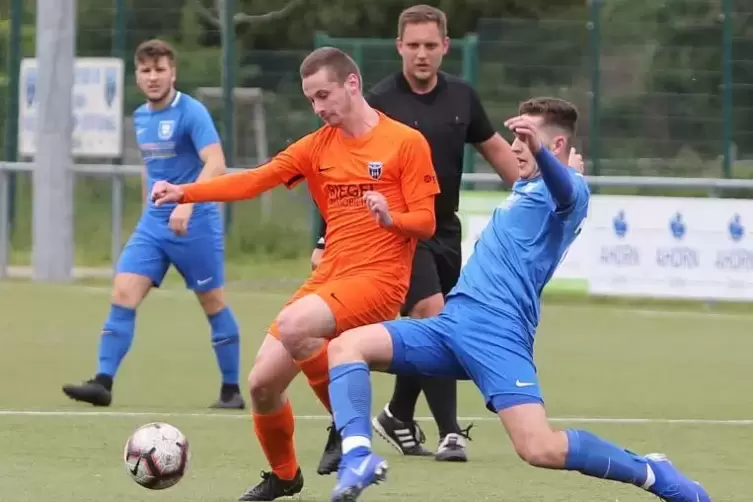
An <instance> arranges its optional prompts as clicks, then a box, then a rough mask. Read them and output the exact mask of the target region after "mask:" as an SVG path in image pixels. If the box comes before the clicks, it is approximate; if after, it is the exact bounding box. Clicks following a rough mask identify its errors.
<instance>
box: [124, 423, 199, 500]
mask: <svg viewBox="0 0 753 502" xmlns="http://www.w3.org/2000/svg"><path fill="white" fill-rule="evenodd" d="M189 458H190V455H189V450H188V439H186V436H185V435H184V434H183V433H182V432H181V431H180V430H178V428H177V427H174V426H172V425H170V424H165V423H151V424H146V425H143V426H141V427H139V428H138V429H136V431H135V432H134V433H133V434H132V435H131V437H130V438H128V442H127V443H126V445H125V450H124V451H123V460H125V464H126V469H127V471H128V475H129V476H131V478H132V479H133V480H134V481H135V482H136V483H138V484H140V485H141V486H143V487H144V488H148V489H150V490H164V489H165V488H170V487H171V486H174V485H175V484H177V483H178V481H180V480H181V479H182V478H183V476H184V475H185V473H186V469H187V467H188V460H189Z"/></svg>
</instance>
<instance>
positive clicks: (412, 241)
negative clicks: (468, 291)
mask: <svg viewBox="0 0 753 502" xmlns="http://www.w3.org/2000/svg"><path fill="white" fill-rule="evenodd" d="M304 180H306V181H307V182H308V185H309V190H310V191H311V195H312V196H313V198H314V201H315V202H316V204H317V206H318V207H319V210H320V211H321V213H322V216H323V217H324V219H325V221H326V222H327V235H326V240H327V247H326V249H325V252H324V255H323V257H322V261H321V263H320V265H319V267H318V268H317V270H316V272H315V276H318V277H322V276H326V277H332V278H334V277H342V276H348V275H367V276H372V277H374V278H375V279H381V281H384V282H385V283H389V282H393V284H394V285H396V286H398V285H399V286H400V287H399V288H398V289H405V288H407V283H408V280H409V276H410V267H411V263H412V260H413V254H414V252H415V248H416V244H417V238H416V237H415V236H413V237H410V236H409V235H411V234H410V233H407V232H401V231H400V227H403V226H404V227H406V228H407V226H408V225H407V221H408V220H409V218H408V217H410V216H415V215H414V214H411V212H412V211H413V212H416V211H418V210H426V211H430V212H431V228H430V229H428V230H429V231H428V232H427V235H424V236H423V237H429V236H430V235H431V234H432V233H433V229H434V221H433V220H434V214H433V211H434V196H435V195H436V194H438V193H439V185H438V183H437V179H436V174H435V172H434V166H433V164H432V161H431V151H430V148H429V145H428V143H427V141H426V139H425V138H424V137H423V135H422V134H421V133H420V132H418V131H416V130H414V129H412V128H410V127H408V126H406V125H404V124H402V123H400V122H397V121H395V120H392V119H391V118H389V117H387V116H386V115H384V114H382V113H379V123H378V124H377V125H376V126H375V127H374V128H372V130H371V131H369V132H368V133H367V134H366V135H364V136H362V137H359V138H352V137H348V136H346V135H344V134H343V132H342V131H341V130H340V129H338V128H337V127H332V126H323V127H321V128H320V129H318V130H317V131H315V132H313V133H311V134H309V135H307V136H305V137H303V138H301V139H300V140H298V141H296V142H295V143H293V144H291V145H290V146H289V147H288V148H286V149H285V150H284V151H282V152H280V153H279V154H278V155H277V156H275V157H274V158H273V159H272V160H271V161H269V162H268V163H267V164H265V165H262V166H260V167H258V168H256V169H251V170H248V171H244V172H242V173H237V174H229V175H225V176H221V177H218V178H215V179H213V180H209V181H205V182H200V183H192V184H189V185H184V186H183V189H184V196H183V199H182V201H181V202H199V201H207V200H213V201H224V202H227V201H233V200H241V199H247V198H252V197H255V196H256V195H259V194H260V193H262V192H264V191H266V190H269V189H270V188H273V187H275V186H277V185H279V184H284V185H285V186H286V187H287V188H292V187H294V186H296V185H297V184H298V183H299V182H302V181H304ZM368 191H377V192H379V193H381V194H382V195H383V196H384V197H385V199H386V200H387V204H388V206H389V209H390V213H391V214H392V215H393V219H394V220H395V222H396V225H395V227H396V228H395V229H385V228H382V227H380V226H379V225H378V224H377V222H376V220H375V218H374V216H373V215H372V214H371V213H370V212H369V210H368V209H367V208H366V206H365V203H364V201H363V194H364V193H366V192H368ZM403 217H405V218H403ZM403 221H405V225H403V223H400V224H399V225H398V223H399V222H403ZM381 281H380V282H381ZM395 281H396V283H395Z"/></svg>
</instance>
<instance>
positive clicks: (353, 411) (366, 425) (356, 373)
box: [329, 362, 371, 455]
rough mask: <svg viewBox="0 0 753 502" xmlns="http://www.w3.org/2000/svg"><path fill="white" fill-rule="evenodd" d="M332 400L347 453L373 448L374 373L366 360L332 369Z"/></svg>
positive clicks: (330, 394) (362, 452)
mask: <svg viewBox="0 0 753 502" xmlns="http://www.w3.org/2000/svg"><path fill="white" fill-rule="evenodd" d="M329 399H330V402H331V403H332V414H333V415H334V419H335V426H336V427H337V430H338V431H339V432H340V434H341V435H342V438H343V455H349V454H350V455H361V454H366V453H368V452H369V451H371V375H370V373H369V367H368V366H367V365H366V363H363V362H359V363H345V364H341V365H339V366H335V367H334V368H330V370H329Z"/></svg>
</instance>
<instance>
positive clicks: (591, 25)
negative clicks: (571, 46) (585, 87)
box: [587, 0, 601, 176]
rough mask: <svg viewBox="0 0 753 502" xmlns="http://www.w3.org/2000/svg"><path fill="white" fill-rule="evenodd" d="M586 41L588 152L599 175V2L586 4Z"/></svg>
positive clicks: (595, 172)
mask: <svg viewBox="0 0 753 502" xmlns="http://www.w3.org/2000/svg"><path fill="white" fill-rule="evenodd" d="M588 7H589V9H588V17H589V19H588V23H587V28H588V40H589V47H590V56H591V104H590V117H589V127H588V129H589V151H588V156H589V157H590V159H589V160H591V163H592V164H591V166H592V167H591V173H590V174H593V175H594V176H598V175H599V174H600V173H601V124H600V121H601V0H589V3H588Z"/></svg>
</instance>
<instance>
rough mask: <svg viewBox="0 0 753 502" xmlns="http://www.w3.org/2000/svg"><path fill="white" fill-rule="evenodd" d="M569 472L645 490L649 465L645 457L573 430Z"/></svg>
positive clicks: (568, 453)
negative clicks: (641, 487) (627, 484)
mask: <svg viewBox="0 0 753 502" xmlns="http://www.w3.org/2000/svg"><path fill="white" fill-rule="evenodd" d="M565 433H566V434H567V442H568V452H567V460H566V461H565V469H566V470H568V471H578V472H580V473H582V474H585V475H586V476H591V477H594V478H600V479H610V480H612V481H620V482H622V483H630V484H632V485H636V486H643V485H644V484H645V483H646V478H647V477H648V463H647V462H646V459H645V458H643V457H639V456H638V455H635V454H634V453H631V452H629V451H627V450H624V449H622V448H620V447H619V446H616V445H614V444H612V443H609V442H607V441H604V440H603V439H601V438H599V437H597V436H596V435H594V434H591V433H590V432H587V431H582V430H574V429H570V430H567V431H565Z"/></svg>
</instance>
